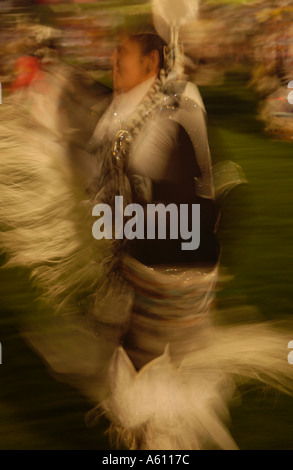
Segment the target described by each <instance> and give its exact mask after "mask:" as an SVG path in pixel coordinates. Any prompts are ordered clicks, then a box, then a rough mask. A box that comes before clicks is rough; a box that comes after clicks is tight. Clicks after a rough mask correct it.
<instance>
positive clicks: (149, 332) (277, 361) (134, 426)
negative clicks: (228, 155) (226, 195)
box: [0, 80, 293, 450]
mask: <svg viewBox="0 0 293 470" xmlns="http://www.w3.org/2000/svg"><path fill="white" fill-rule="evenodd" d="M177 85H178V86H179V85H180V87H181V88H180V92H178V93H177V91H178V88H177ZM174 90H175V93H174ZM184 90H185V88H184V87H183V90H182V83H180V84H179V83H177V84H176V82H173V84H172V86H170V84H169V85H168V84H167V83H162V82H161V81H160V80H157V81H155V82H154V84H153V87H152V88H151V89H150V92H149V93H148V94H146V96H145V100H143V101H142V103H141V107H140V106H139V109H136V110H135V113H134V114H133V115H130V116H128V117H127V123H126V127H123V128H122V129H120V131H123V132H122V133H121V132H118V133H117V132H116V133H115V134H114V136H113V139H112V140H111V139H109V138H107V139H106V140H104V141H103V142H102V143H101V145H99V144H97V145H96V147H94V150H93V149H92V151H94V154H95V155H96V158H97V160H96V161H97V168H98V169H99V171H98V172H97V173H96V177H95V183H94V186H95V187H96V188H97V191H96V193H95V192H94V191H93V190H92V188H93V187H94V186H93V187H91V188H90V190H88V188H84V187H83V186H82V184H81V183H80V181H79V180H78V178H77V177H76V174H75V172H74V171H72V165H71V162H70V159H68V157H67V154H66V148H65V146H64V142H63V140H62V139H61V136H60V135H59V134H58V132H57V130H56V129H55V128H54V127H52V125H51V124H52V121H50V119H49V121H48V122H46V121H43V122H40V120H39V119H37V118H36V116H34V115H32V113H31V111H30V109H32V107H31V106H30V107H29V106H18V107H17V109H16V107H15V102H13V100H7V101H6V102H5V103H4V104H3V105H2V107H1V110H2V111H3V113H2V114H1V123H0V126H1V141H0V155H1V165H0V173H1V176H0V194H1V214H0V220H1V228H2V231H1V235H0V244H1V250H2V251H5V253H6V255H7V260H8V262H7V265H6V267H9V266H21V267H25V268H28V269H29V270H30V272H31V278H32V281H33V282H34V283H35V285H36V286H37V287H38V289H40V290H41V292H42V298H41V300H42V302H43V304H44V305H46V309H47V310H49V311H50V312H51V314H50V315H44V317H40V318H37V319H36V318H33V319H32V318H28V319H27V321H26V322H25V324H24V325H23V334H24V336H25V337H26V338H27V340H28V341H29V342H30V344H31V345H32V347H33V348H34V349H35V350H36V351H37V352H38V353H39V354H40V355H41V356H42V357H43V358H44V359H45V360H46V362H47V363H48V365H49V366H50V368H51V370H52V371H53V372H54V373H55V375H56V376H57V377H58V378H60V379H61V380H64V381H67V382H69V383H71V384H73V385H74V386H76V387H77V388H78V389H79V390H81V391H82V392H83V393H84V394H85V396H87V397H88V398H89V399H90V400H91V402H92V403H94V405H95V407H94V409H93V411H92V413H91V416H90V417H91V418H92V419H95V418H96V417H99V416H100V414H101V413H102V414H105V415H106V416H107V417H108V419H109V420H110V422H111V426H110V429H109V432H110V437H111V438H112V440H115V439H116V445H117V447H118V448H119V447H120V446H121V445H123V446H128V447H129V448H131V449H162V450H166V449H178V450H180V449H184V450H185V449H210V448H221V449H235V448H237V445H236V443H235V442H234V440H233V438H232V436H231V435H230V433H229V431H228V428H227V425H228V422H229V411H228V406H229V402H230V400H231V399H232V398H233V396H234V393H235V391H236V390H237V386H238V385H239V384H241V383H243V382H246V381H259V382H260V383H263V384H264V385H266V386H267V385H270V386H273V387H276V388H278V389H280V390H282V391H284V392H287V393H292V387H293V385H292V374H293V372H292V366H290V364H288V361H287V344H288V342H289V340H290V339H291V338H290V337H288V335H287V334H286V333H282V332H280V331H277V330H275V329H274V328H273V325H271V324H269V325H266V324H252V325H237V326H227V325H226V326H217V325H216V324H214V323H213V321H212V316H211V311H212V305H213V300H214V298H215V286H216V284H217V280H218V271H219V262H218V252H217V244H216V243H215V239H214V237H213V230H211V226H212V227H213V226H214V225H215V223H216V220H217V214H215V213H214V212H213V208H214V197H215V196H214V187H213V177H212V176H213V175H212V168H211V164H210V160H209V153H208V144H207V139H206V134H202V132H201V131H202V125H203V123H204V117H203V116H204V115H203V111H202V107H201V106H200V105H199V104H198V103H196V102H195V101H194V100H193V99H192V98H190V97H188V96H186V95H184ZM175 95H177V96H175ZM31 99H33V100H34V99H38V97H36V96H33V97H31ZM150 104H151V105H150ZM149 105H150V106H149ZM150 111H151V113H150ZM157 115H158V116H159V117H158V119H159V120H160V119H161V116H163V120H162V121H160V122H162V123H163V122H164V123H165V124H166V123H167V124H166V125H167V127H168V124H169V123H171V127H172V128H173V124H174V120H175V121H176V123H177V125H178V129H179V130H180V133H179V134H177V135H183V136H185V137H186V134H188V135H189V138H190V141H189V144H190V145H191V147H190V150H193V151H194V155H195V156H196V165H195V166H194V168H196V171H198V170H199V173H198V175H197V176H196V178H197V180H196V181H197V185H196V193H195V195H194V199H192V198H191V199H189V193H188V198H187V200H188V202H192V201H194V202H199V203H202V204H203V207H207V208H208V209H209V212H208V214H209V217H208V218H207V220H205V219H203V225H202V226H203V230H204V232H203V233H205V234H207V238H208V243H207V245H205V240H204V239H203V240H202V241H203V250H202V251H201V250H199V251H198V253H195V255H194V256H195V257H194V258H193V259H192V260H191V262H188V260H187V259H184V258H183V259H181V258H180V257H179V254H180V251H179V250H178V245H177V244H176V243H175V244H174V245H172V247H173V248H174V250H173V251H172V250H171V253H170V252H169V251H168V250H166V253H168V256H170V257H169V258H165V257H164V256H161V253H162V250H161V247H162V245H161V243H163V242H165V240H163V241H161V240H159V241H156V240H155V241H154V243H152V244H151V245H148V246H147V247H146V250H144V247H143V245H141V246H139V244H136V245H135V244H131V243H129V241H128V240H127V241H126V240H95V239H94V238H93V236H92V224H93V220H92V219H93V218H92V215H91V214H92V208H93V206H94V205H95V204H97V203H99V202H103V203H108V204H109V205H110V206H112V207H113V204H114V198H115V196H117V195H123V197H124V203H125V204H128V203H129V202H132V201H135V200H140V201H141V202H149V201H150V200H153V199H152V197H153V196H152V194H154V193H152V192H150V190H149V189H150V187H151V189H152V188H155V191H156V194H157V195H158V197H160V195H162V194H164V198H163V200H164V201H167V202H169V201H170V199H169V198H168V195H170V194H171V192H170V185H166V184H165V183H164V184H162V179H161V178H159V179H158V180H156V177H155V175H151V174H150V173H149V174H148V173H147V169H146V167H144V168H142V167H141V168H140V171H139V174H136V173H135V168H136V169H138V167H137V166H136V167H135V165H134V162H135V158H136V157H137V156H138V152H139V151H142V149H143V147H142V148H139V147H136V150H135V143H136V144H137V145H140V144H138V143H139V142H140V140H139V139H142V138H143V135H144V133H145V132H147V134H148V135H149V140H148V141H145V139H143V140H144V142H145V144H144V145H146V147H145V148H144V149H143V150H144V151H146V149H150V148H151V146H152V142H153V136H156V137H157V133H156V132H155V131H154V134H152V133H149V132H148V131H146V130H147V129H148V126H151V125H152V122H155V120H151V116H154V118H156V116H157ZM186 116H188V119H186ZM195 123H196V125H195ZM49 124H50V125H49ZM162 125H163V124H162ZM177 125H176V126H175V127H177ZM168 137H170V135H168V134H165V133H164V134H163V139H162V140H160V141H159V142H158V141H157V140H156V143H157V144H158V147H159V148H160V146H162V147H163V148H166V142H167V144H168ZM171 137H172V135H171ZM185 137H184V138H185ZM171 141H172V140H171ZM179 144H180V142H179ZM167 147H168V145H167ZM113 154H114V158H113ZM161 155H163V156H164V153H163V154H161ZM191 155H192V152H191ZM205 157H207V158H205ZM131 162H132V163H133V166H132V167H131V166H130V163H131ZM142 163H143V161H142ZM189 164H192V162H191V160H190V161H189ZM131 168H133V171H131ZM148 168H150V169H152V165H149V167H148ZM164 168H166V167H165V166H164ZM175 168H176V167H175ZM225 168H226V170H225V171H226V172H228V173H229V166H227V167H225ZM157 170H158V169H157ZM183 170H184V168H183ZM221 170H222V169H221V168H220V171H219V172H218V174H217V181H218V180H221V178H223V171H221ZM225 171H224V173H225ZM175 173H176V172H175ZM186 176H188V175H186ZM192 176H193V175H192ZM153 181H154V184H153V185H151V186H150V182H151V183H152V182H153ZM171 181H173V182H174V179H173V175H172V178H171ZM177 183H178V182H177V181H176V180H175V183H174V184H175V185H176V184H177ZM234 183H235V181H234ZM187 186H188V187H189V185H187ZM222 186H223V188H225V187H226V185H225V184H223V185H222ZM190 187H191V186H190ZM178 188H182V186H181V184H179V183H178ZM85 189H87V191H85ZM216 189H217V188H216ZM216 193H217V191H216ZM171 197H172V196H171ZM150 198H151V199H150ZM156 200H158V198H157V199H156ZM175 203H180V200H176V201H175ZM210 221H212V222H211V225H210ZM157 242H158V244H157ZM166 242H167V241H166ZM176 242H177V241H176ZM146 243H148V241H146ZM208 248H212V250H211V252H212V256H211V257H210V258H209V257H208V256H207V253H208V254H209V253H210V251H209V249H208ZM153 249H154V253H155V255H154V257H153V259H151V255H152V253H153ZM145 251H146V253H147V255H145V256H149V258H148V259H149V260H150V262H149V263H147V262H145V261H146V260H147V259H146V260H144V259H143V257H144V254H145ZM178 253H179V254H178ZM156 260H158V262H157V263H156V262H155V261H156ZM4 269H5V266H4Z"/></svg>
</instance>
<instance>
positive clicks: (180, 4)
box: [152, 0, 199, 27]
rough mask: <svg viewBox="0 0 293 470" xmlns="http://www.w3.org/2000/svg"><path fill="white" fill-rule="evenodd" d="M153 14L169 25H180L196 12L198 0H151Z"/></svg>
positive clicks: (193, 17) (194, 15) (190, 19)
mask: <svg viewBox="0 0 293 470" xmlns="http://www.w3.org/2000/svg"><path fill="white" fill-rule="evenodd" d="M152 9H153V14H154V15H155V16H159V17H160V18H162V19H163V20H164V21H165V22H166V23H168V24H169V25H170V26H178V27H179V26H182V25H184V24H186V23H189V22H190V21H192V20H194V19H195V18H196V16H197V14H198V9H199V0H153V4H152Z"/></svg>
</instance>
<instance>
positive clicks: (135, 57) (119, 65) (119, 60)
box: [113, 34, 159, 92]
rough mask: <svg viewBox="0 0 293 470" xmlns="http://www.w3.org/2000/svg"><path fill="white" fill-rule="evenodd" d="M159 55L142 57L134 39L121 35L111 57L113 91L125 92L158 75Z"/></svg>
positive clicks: (156, 53)
mask: <svg viewBox="0 0 293 470" xmlns="http://www.w3.org/2000/svg"><path fill="white" fill-rule="evenodd" d="M158 63H159V54H158V52H157V51H152V52H151V53H150V54H147V55H143V53H142V51H141V45H140V43H139V42H138V41H135V39H132V38H131V37H129V36H127V35H125V34H122V35H120V36H119V42H118V45H117V47H116V49H115V52H114V55H113V84H114V90H115V91H118V92H126V91H129V90H131V89H132V88H134V87H136V86H137V85H139V84H140V83H142V82H144V81H145V80H148V79H149V78H151V77H152V76H156V75H157V73H158Z"/></svg>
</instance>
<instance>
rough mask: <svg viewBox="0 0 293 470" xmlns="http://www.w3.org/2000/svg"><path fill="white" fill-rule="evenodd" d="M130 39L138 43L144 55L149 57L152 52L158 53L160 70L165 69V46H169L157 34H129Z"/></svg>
mask: <svg viewBox="0 0 293 470" xmlns="http://www.w3.org/2000/svg"><path fill="white" fill-rule="evenodd" d="M128 35H129V37H130V39H132V40H133V41H137V42H138V43H139V44H140V47H141V52H142V54H143V55H148V54H150V53H151V52H152V51H154V50H155V51H158V53H159V68H160V70H161V69H162V68H164V46H166V45H167V44H166V43H165V41H164V40H163V39H161V38H160V36H158V35H157V34H152V33H139V34H131V33H128Z"/></svg>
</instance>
